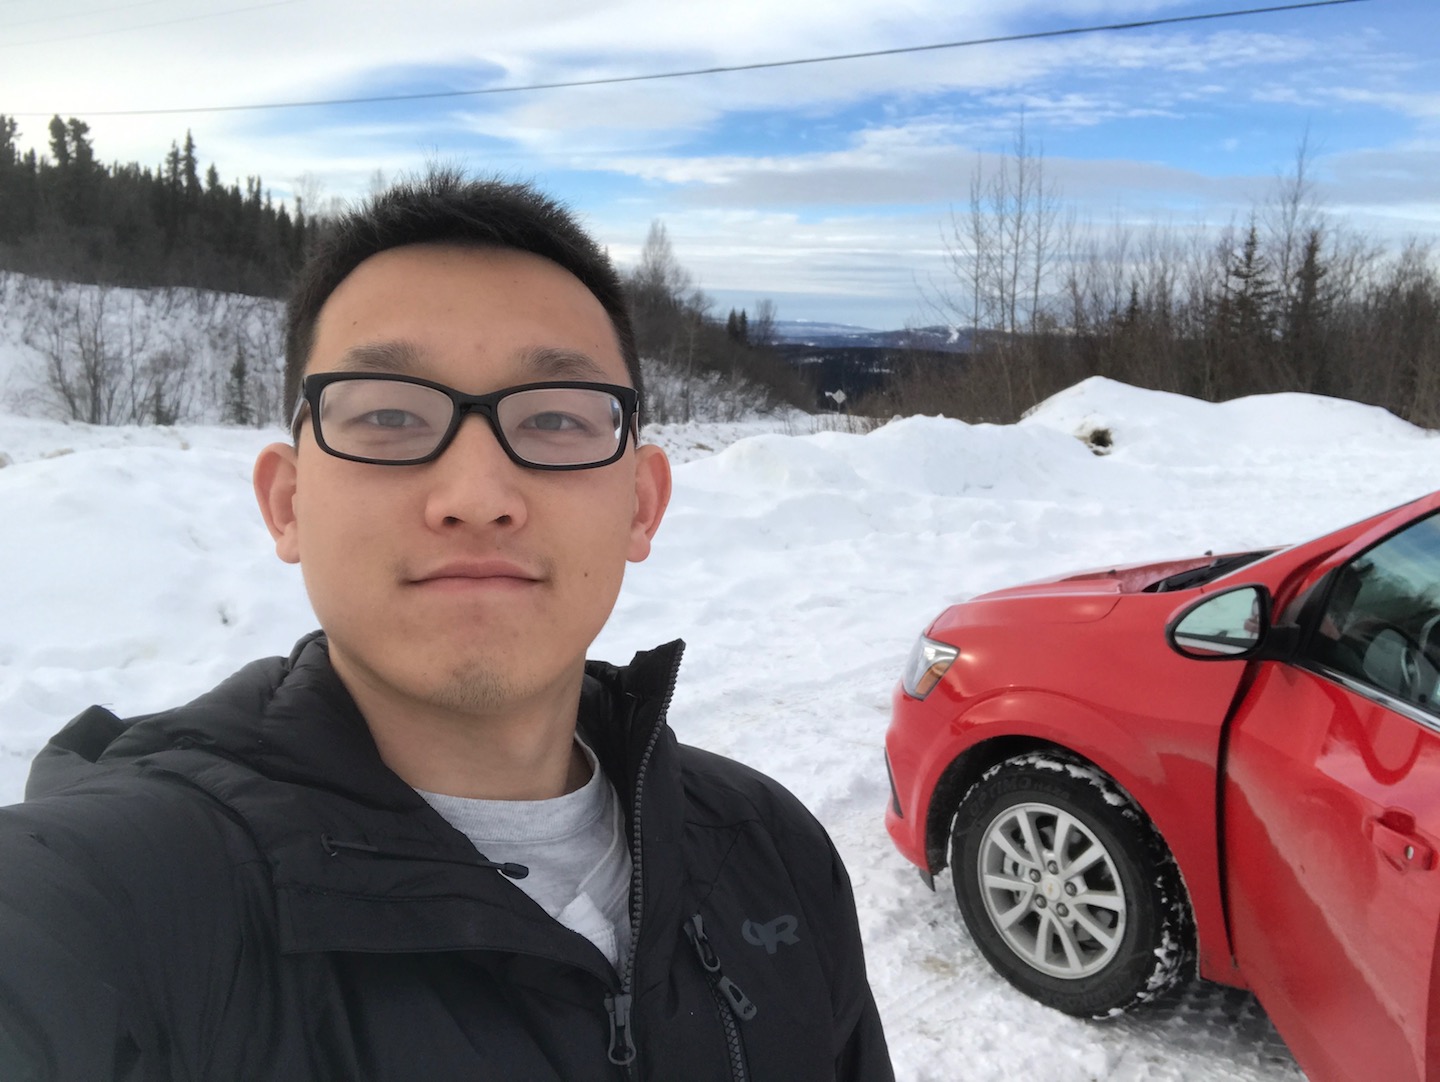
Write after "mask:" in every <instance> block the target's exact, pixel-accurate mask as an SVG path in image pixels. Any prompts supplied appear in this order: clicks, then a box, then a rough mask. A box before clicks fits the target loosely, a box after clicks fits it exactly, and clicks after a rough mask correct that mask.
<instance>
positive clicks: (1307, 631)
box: [886, 493, 1440, 1082]
mask: <svg viewBox="0 0 1440 1082" xmlns="http://www.w3.org/2000/svg"><path fill="white" fill-rule="evenodd" d="M1437 512H1440V493H1434V494H1432V495H1429V496H1426V497H1424V498H1422V499H1420V500H1416V501H1415V502H1413V503H1410V504H1406V505H1405V506H1403V507H1399V508H1396V509H1395V510H1392V511H1387V512H1385V513H1383V514H1380V515H1376V516H1375V517H1373V518H1370V519H1367V520H1365V521H1364V522H1359V523H1356V524H1355V525H1353V526H1349V527H1346V528H1345V529H1342V530H1338V531H1336V532H1335V533H1332V534H1328V535H1327V536H1325V537H1322V538H1319V539H1318V540H1315V541H1311V542H1309V543H1307V544H1302V545H1296V546H1294V547H1291V548H1285V549H1279V550H1271V551H1263V552H1247V553H1239V554H1234V555H1228V556H1221V557H1211V556H1206V557H1203V558H1196V559H1191V560H1184V561H1175V562H1171V563H1166V564H1149V565H1146V566H1143V567H1120V568H1115V569H1113V570H1106V571H1099V572H1092V573H1087V574H1082V575H1076V576H1073V577H1070V578H1064V579H1059V580H1056V581H1053V582H1042V583H1035V584H1031V585H1026V586H1018V587H1015V588H1013V589H1008V590H1000V591H997V592H995V593H991V594H986V595H984V596H981V597H976V598H973V599H971V600H969V601H966V602H964V603H962V604H959V605H954V606H952V607H951V608H949V609H947V610H946V611H945V612H944V613H942V614H941V615H940V617H939V618H938V619H937V620H936V621H935V622H934V623H933V624H931V626H930V627H929V628H928V629H927V630H926V631H925V634H924V635H923V636H922V637H921V639H920V641H919V642H918V644H917V645H916V648H915V651H914V653H913V654H912V655H911V658H910V661H909V663H908V664H907V666H906V671H905V674H904V677H903V679H902V681H901V686H900V687H899V688H898V689H897V690H896V693H895V702H894V716H893V720H892V723H891V726H890V730H889V733H888V735H887V737H886V759H887V763H888V765H889V768H890V778H891V786H892V791H893V800H892V802H891V804H890V807H889V809H888V811H887V813H886V826H887V828H888V829H889V831H890V834H891V837H892V838H893V839H894V841H895V844H896V845H897V846H898V847H899V849H900V851H901V852H902V853H903V854H904V855H905V856H906V857H907V858H908V859H909V860H910V861H912V862H913V863H914V864H916V865H918V866H919V868H920V871H921V874H922V876H923V877H924V879H925V880H926V882H927V883H929V884H930V885H931V887H932V888H933V886H934V879H933V877H934V875H935V873H936V872H938V871H940V869H942V868H943V867H945V865H946V863H947V862H948V863H949V864H950V866H951V869H952V876H953V880H954V884H955V895H956V899H957V901H958V902H959V906H960V911H961V914H962V915H963V917H964V920H965V923H966V925H967V927H968V928H969V930H970V934H971V936H972V937H973V938H974V941H975V944H976V946H978V947H979V949H980V950H981V951H982V952H983V953H984V955H985V957H986V958H987V959H988V960H989V961H990V963H991V964H992V965H994V966H995V968H996V969H997V970H999V971H1000V973H1001V974H1003V975H1004V976H1005V978H1006V979H1007V980H1009V981H1010V982H1011V983H1012V984H1014V985H1015V986H1016V987H1017V988H1019V989H1021V990H1022V991H1024V992H1026V993H1027V994H1029V995H1031V996H1033V997H1035V998H1036V999H1038V1000H1040V1001H1041V1002H1043V1003H1046V1004H1049V1005H1050V1006H1053V1007H1056V1008H1058V1009H1059V1010H1062V1011H1065V1012H1067V1013H1070V1014H1075V1015H1081V1016H1105V1015H1108V1014H1113V1013H1115V1012H1117V1011H1120V1010H1123V1009H1125V1008H1126V1007H1129V1006H1132V1005H1134V1004H1137V1003H1142V1002H1145V1001H1147V1000H1151V999H1154V998H1156V997H1158V996H1160V995H1162V994H1163V993H1164V992H1165V991H1166V990H1167V989H1168V988H1169V987H1171V986H1172V985H1174V984H1175V983H1176V982H1177V981H1178V980H1179V979H1181V978H1182V977H1185V976H1188V975H1189V974H1190V973H1192V972H1193V971H1194V970H1195V969H1196V968H1198V972H1199V975H1200V976H1201V977H1204V978H1207V979H1209V980H1214V981H1220V982H1223V983H1225V984H1230V985H1235V986H1238V987H1243V988H1250V989H1252V990H1253V991H1254V993H1255V995H1256V996H1257V997H1258V998H1259V1000H1260V1002H1261V1004H1262V1005H1263V1006H1264V1008H1265V1010H1266V1012H1267V1013H1268V1014H1269V1016H1270V1018H1271V1020H1272V1021H1273V1022H1274V1024H1275V1027H1276V1028H1277V1029H1278V1030H1279V1032H1280V1034H1281V1036H1282V1037H1284V1039H1285V1041H1286V1043H1288V1044H1289V1046H1290V1048H1291V1050H1292V1051H1293V1052H1294V1054H1295V1058H1296V1059H1297V1060H1298V1061H1299V1064H1300V1066H1301V1067H1302V1068H1303V1069H1304V1070H1305V1072H1306V1073H1307V1075H1308V1076H1309V1077H1310V1078H1311V1079H1312V1080H1317V1082H1320V1080H1327V1079H1335V1080H1337V1082H1338V1080H1347V1082H1353V1080H1356V1079H1385V1080H1386V1082H1405V1080H1409V1079H1417V1080H1418V1079H1432V1078H1440V1026H1437V1025H1436V1022H1437V1020H1440V966H1437V964H1436V963H1437V960H1440V937H1437V932H1440V869H1437V868H1436V850H1437V848H1440V514H1437Z"/></svg>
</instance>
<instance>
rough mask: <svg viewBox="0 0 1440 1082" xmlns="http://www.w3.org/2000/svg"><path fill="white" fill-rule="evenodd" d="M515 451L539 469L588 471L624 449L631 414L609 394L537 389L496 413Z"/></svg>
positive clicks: (506, 401) (508, 399)
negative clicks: (622, 443)
mask: <svg viewBox="0 0 1440 1082" xmlns="http://www.w3.org/2000/svg"><path fill="white" fill-rule="evenodd" d="M496 412H497V414H498V415H499V420H500V430H501V431H502V432H504V433H505V442H506V443H508V444H509V445H510V449H511V450H512V451H514V452H515V454H516V455H518V456H519V457H520V458H522V459H524V460H525V461H526V462H531V463H534V464H535V465H537V466H585V465H590V464H592V463H599V462H604V461H606V460H608V459H610V458H613V457H614V455H615V452H616V451H618V450H619V449H620V438H621V436H622V435H623V433H624V425H625V411H624V409H623V408H622V407H621V405H620V400H619V399H618V398H616V397H615V396H614V395H613V394H611V393H610V392H609V391H601V390H596V389H594V388H587V387H537V388H535V389H534V390H529V391H516V392H515V393H514V394H510V395H506V396H505V397H504V398H502V399H501V400H500V403H499V405H498V406H497V407H496Z"/></svg>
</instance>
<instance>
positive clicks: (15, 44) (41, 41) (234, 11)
mask: <svg viewBox="0 0 1440 1082" xmlns="http://www.w3.org/2000/svg"><path fill="white" fill-rule="evenodd" d="M298 2H299V0H269V2H268V3H264V4H250V5H248V6H246V7H239V8H226V9H225V10H223V11H205V12H201V13H199V14H197V15H180V16H177V17H176V18H173V19H160V20H158V21H156V22H153V23H136V24H135V25H134V26H118V27H112V28H110V29H109V30H87V31H85V32H83V33H80V34H65V35H63V36H61V37H58V38H33V39H31V40H30V41H5V42H0V49H25V48H29V47H30V46H31V45H55V44H57V43H59V42H62V41H79V40H81V39H82V38H103V37H106V36H108V35H110V34H125V33H129V32H130V31H132V30H152V29H154V28H155V27H157V26H174V25H176V24H177V23H193V22H199V21H200V20H202V19H216V18H219V17H220V16H222V15H239V14H242V13H244V12H247V11H259V10H261V9H262V8H275V7H284V6H285V5H286V4H294V3H298ZM127 6H128V7H145V6H146V5H145V4H143V3H141V4H130V5H127ZM110 10H114V11H121V10H123V8H113V9H110ZM82 14H88V13H82ZM68 17H69V16H56V18H68ZM37 21H42V22H43V21H44V20H37ZM239 108H242V109H243V108H246V106H239ZM262 108H263V107H262ZM154 111H155V112H172V113H189V112H196V113H203V112H207V111H208V110H205V109H169V110H165V109H160V110H154ZM15 115H16V116H42V115H44V114H42V113H16V114H15ZM91 115H92V116H142V115H144V112H143V111H141V112H131V113H126V112H124V111H121V112H115V113H93V114H91Z"/></svg>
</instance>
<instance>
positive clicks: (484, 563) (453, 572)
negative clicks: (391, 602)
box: [409, 560, 543, 589]
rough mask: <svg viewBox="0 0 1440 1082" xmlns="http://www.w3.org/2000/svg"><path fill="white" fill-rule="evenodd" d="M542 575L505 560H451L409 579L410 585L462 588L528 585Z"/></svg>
mask: <svg viewBox="0 0 1440 1082" xmlns="http://www.w3.org/2000/svg"><path fill="white" fill-rule="evenodd" d="M542 578H543V576H541V575H540V574H539V573H537V572H535V571H533V570H531V569H530V568H527V567H524V566H522V565H520V564H517V563H512V562H511V561H509V560H453V561H451V562H449V563H445V564H440V565H438V566H436V567H433V568H426V569H425V570H424V571H422V572H420V573H418V574H414V575H411V576H410V577H409V582H410V584H411V585H412V586H427V587H437V588H452V589H465V588H467V587H486V586H490V587H506V586H530V585H533V584H535V583H538V582H540V581H542Z"/></svg>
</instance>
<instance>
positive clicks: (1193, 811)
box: [923, 688, 1244, 986]
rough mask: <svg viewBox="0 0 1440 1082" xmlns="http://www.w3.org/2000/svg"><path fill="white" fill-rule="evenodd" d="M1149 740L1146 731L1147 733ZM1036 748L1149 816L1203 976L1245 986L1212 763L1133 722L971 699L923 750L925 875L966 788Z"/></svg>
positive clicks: (1044, 701) (1033, 703)
mask: <svg viewBox="0 0 1440 1082" xmlns="http://www.w3.org/2000/svg"><path fill="white" fill-rule="evenodd" d="M1146 736H1147V737H1153V736H1154V734H1153V733H1151V734H1146ZM1040 748H1055V749H1060V750H1063V751H1067V752H1069V753H1071V754H1073V755H1076V756H1078V757H1080V758H1081V759H1084V760H1086V761H1087V762H1089V763H1091V764H1093V765H1094V766H1096V767H1097V768H1098V769H1100V770H1102V771H1104V772H1105V774H1107V775H1108V776H1109V777H1110V778H1111V779H1113V780H1114V781H1115V783H1116V784H1117V785H1118V786H1120V788H1122V789H1123V790H1124V791H1125V792H1126V793H1127V794H1128V795H1129V796H1130V798H1131V799H1132V800H1133V801H1134V802H1135V803H1136V805H1137V806H1138V807H1139V808H1140V810H1141V811H1142V812H1144V813H1145V815H1146V816H1147V817H1148V818H1149V819H1150V822H1151V823H1152V824H1153V825H1154V827H1155V829H1156V830H1157V831H1158V832H1159V834H1160V836H1161V838H1162V839H1164V841H1165V844H1166V845H1167V846H1168V847H1169V849H1170V852H1171V854H1172V855H1173V856H1174V858H1175V863H1176V865H1177V866H1178V867H1179V869H1180V875H1181V879H1182V881H1183V882H1184V883H1185V887H1186V891H1187V893H1188V894H1189V896H1190V904H1191V912H1192V914H1193V916H1194V920H1195V931H1196V940H1197V950H1198V954H1199V960H1200V967H1201V973H1202V975H1203V976H1205V977H1207V978H1209V979H1211V980H1218V981H1223V982H1225V983H1228V984H1234V985H1240V986H1243V984H1244V982H1243V979H1242V978H1241V977H1240V975H1239V972H1238V970H1237V969H1236V968H1235V965H1234V961H1233V959H1232V957H1231V953H1230V943H1229V935H1228V932H1227V929H1226V923H1225V918H1224V910H1223V907H1222V902H1221V895H1220V869H1219V852H1218V847H1217V837H1216V833H1215V830H1214V828H1213V824H1214V823H1215V821H1216V806H1215V800H1216V792H1217V775H1216V767H1215V763H1214V759H1213V757H1206V756H1204V755H1196V754H1193V753H1187V752H1186V751H1185V749H1183V748H1177V747H1173V746H1166V744H1165V743H1163V742H1162V741H1159V740H1155V739H1142V737H1141V735H1140V733H1139V732H1137V731H1136V729H1135V727H1134V726H1133V725H1124V724H1120V723H1119V722H1118V721H1117V720H1116V719H1114V718H1112V717H1110V716H1108V715H1106V714H1105V713H1104V712H1103V711H1100V710H1096V709H1095V708H1094V707H1093V706H1092V705H1090V704H1088V703H1085V702H1083V701H1080V700H1077V699H1074V698H1070V697H1067V696H1064V695H1061V694H1057V693H1056V692H1054V691H1049V690H1042V689H1032V688H1008V689H1003V690H999V691H996V692H995V693H993V694H990V695H987V696H984V697H983V698H978V699H976V700H974V701H972V702H970V703H969V704H967V708H966V709H965V710H964V711H963V712H961V713H960V714H958V715H956V716H955V717H954V719H953V720H952V721H951V723H950V725H949V727H948V729H947V732H946V738H945V739H943V740H936V741H935V742H934V743H933V744H932V746H931V747H930V748H929V749H928V751H929V755H928V756H927V762H926V763H925V764H924V767H923V773H924V776H925V778H926V785H927V788H928V791H929V792H931V794H932V796H931V801H930V805H929V807H928V808H927V810H926V856H927V860H928V862H929V865H930V871H931V873H932V874H933V873H934V872H936V871H938V870H939V869H940V868H942V867H944V865H945V864H946V863H947V861H948V853H947V848H948V843H949V834H950V827H951V824H952V822H953V820H954V815H955V809H956V808H957V807H958V805H959V802H960V800H961V798H963V796H964V794H965V792H966V791H968V790H969V788H970V786H972V785H973V784H975V782H976V781H978V780H979V778H980V776H981V775H982V774H983V773H984V772H985V771H986V770H988V769H989V768H990V767H991V766H993V765H995V764H996V763H998V762H1002V761H1004V760H1005V759H1009V758H1011V757H1013V756H1015V755H1020V754H1023V753H1025V752H1027V751H1032V750H1036V749H1040Z"/></svg>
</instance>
